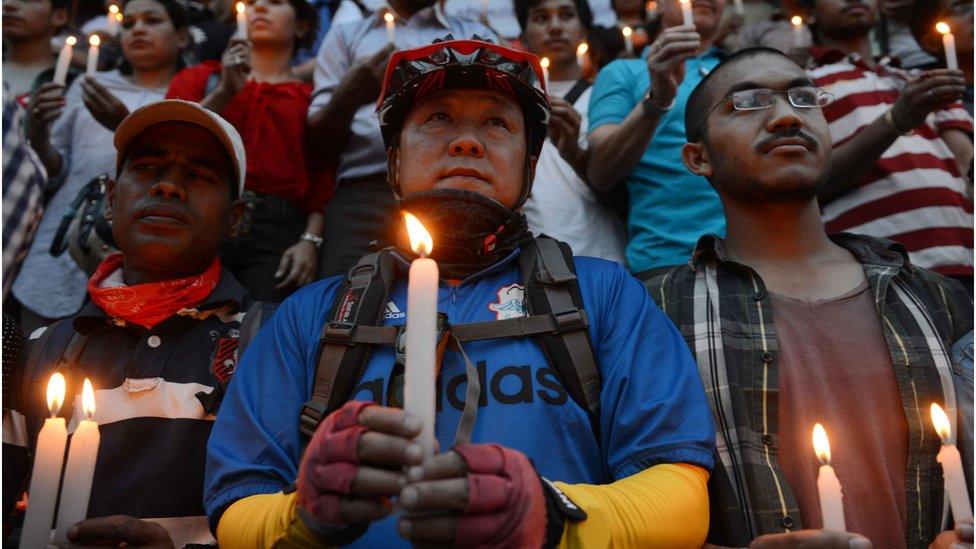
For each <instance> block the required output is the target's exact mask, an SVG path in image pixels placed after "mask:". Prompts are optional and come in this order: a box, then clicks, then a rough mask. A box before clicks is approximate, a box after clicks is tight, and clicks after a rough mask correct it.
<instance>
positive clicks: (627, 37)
mask: <svg viewBox="0 0 976 549" xmlns="http://www.w3.org/2000/svg"><path fill="white" fill-rule="evenodd" d="M620 32H621V33H622V34H623V35H624V49H625V50H627V54H628V55H630V54H633V53H634V39H633V38H631V35H632V34H634V29H632V28H630V27H624V28H623V29H621V30H620Z"/></svg>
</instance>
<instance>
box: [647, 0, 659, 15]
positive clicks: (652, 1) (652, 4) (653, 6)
mask: <svg viewBox="0 0 976 549" xmlns="http://www.w3.org/2000/svg"><path fill="white" fill-rule="evenodd" d="M654 11H657V2H656V1H655V0H650V1H649V2H648V3H647V12H648V13H651V12H654Z"/></svg>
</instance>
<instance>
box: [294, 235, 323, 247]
mask: <svg viewBox="0 0 976 549" xmlns="http://www.w3.org/2000/svg"><path fill="white" fill-rule="evenodd" d="M298 238H299V239H300V240H304V241H305V242H311V243H312V244H315V247H316V248H321V247H322V242H325V239H324V238H322V237H321V236H315V235H314V234H312V233H302V234H301V236H299V237H298Z"/></svg>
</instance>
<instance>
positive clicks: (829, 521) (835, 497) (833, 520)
mask: <svg viewBox="0 0 976 549" xmlns="http://www.w3.org/2000/svg"><path fill="white" fill-rule="evenodd" d="M813 449H814V451H815V452H816V453H817V459H819V460H820V472H819V473H818V474H817V492H818V493H819V495H820V516H821V518H822V519H823V529H824V530H837V531H839V532H844V531H846V530H847V526H846V524H845V523H844V494H843V493H842V492H841V489H840V480H839V479H838V478H837V473H835V472H834V468H833V467H831V466H830V441H829V440H828V439H827V431H825V430H824V428H823V425H821V424H819V423H818V424H816V425H814V426H813Z"/></svg>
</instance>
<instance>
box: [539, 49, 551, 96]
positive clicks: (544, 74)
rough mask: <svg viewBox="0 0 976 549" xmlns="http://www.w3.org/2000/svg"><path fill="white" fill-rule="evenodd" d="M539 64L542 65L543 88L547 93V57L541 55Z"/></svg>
mask: <svg viewBox="0 0 976 549" xmlns="http://www.w3.org/2000/svg"><path fill="white" fill-rule="evenodd" d="M539 66H540V67H542V83H543V89H545V90H546V93H549V58H548V57H543V58H542V59H540V60H539Z"/></svg>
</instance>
